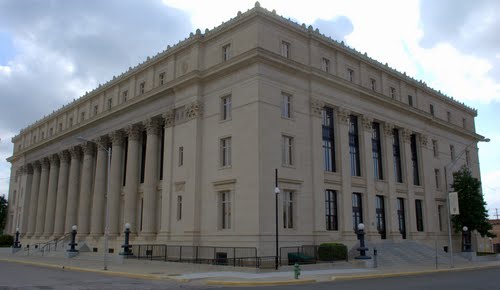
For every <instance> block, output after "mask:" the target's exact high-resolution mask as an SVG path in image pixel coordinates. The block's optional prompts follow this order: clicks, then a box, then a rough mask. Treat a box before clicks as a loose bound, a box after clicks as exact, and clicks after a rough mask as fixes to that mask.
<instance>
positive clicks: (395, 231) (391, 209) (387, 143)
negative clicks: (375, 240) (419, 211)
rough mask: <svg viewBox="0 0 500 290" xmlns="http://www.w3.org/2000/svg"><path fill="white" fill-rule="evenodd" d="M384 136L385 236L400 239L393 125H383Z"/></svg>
mask: <svg viewBox="0 0 500 290" xmlns="http://www.w3.org/2000/svg"><path fill="white" fill-rule="evenodd" d="M384 136H385V140H384V142H383V144H384V145H383V148H384V152H383V154H384V159H383V160H384V163H383V166H384V168H385V174H386V175H385V179H386V180H387V189H388V191H389V192H388V193H387V194H388V198H387V204H388V206H387V209H386V219H385V220H386V223H387V224H386V228H387V235H388V237H390V238H391V239H396V240H398V239H401V233H400V232H399V224H398V215H397V210H398V207H397V206H398V204H397V201H398V200H397V196H396V176H395V171H394V148H393V146H394V125H392V124H389V123H385V124H384Z"/></svg>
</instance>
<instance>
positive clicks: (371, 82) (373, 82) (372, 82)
mask: <svg viewBox="0 0 500 290" xmlns="http://www.w3.org/2000/svg"><path fill="white" fill-rule="evenodd" d="M370 85H371V89H372V91H374V90H375V89H376V88H377V86H376V85H377V81H375V79H370Z"/></svg>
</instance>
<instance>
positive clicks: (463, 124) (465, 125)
mask: <svg viewBox="0 0 500 290" xmlns="http://www.w3.org/2000/svg"><path fill="white" fill-rule="evenodd" d="M466 127H467V119H465V118H462V128H464V129H465V128H466Z"/></svg>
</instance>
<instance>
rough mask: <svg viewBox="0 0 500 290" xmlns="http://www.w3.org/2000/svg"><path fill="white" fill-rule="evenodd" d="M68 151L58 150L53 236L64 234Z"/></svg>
mask: <svg viewBox="0 0 500 290" xmlns="http://www.w3.org/2000/svg"><path fill="white" fill-rule="evenodd" d="M69 161H70V153H69V152H68V151H67V150H64V151H62V152H59V162H60V165H59V179H58V181H57V203H56V217H55V220H56V222H55V225H54V238H58V237H60V236H62V235H63V234H64V221H65V220H66V201H67V199H68V176H69Z"/></svg>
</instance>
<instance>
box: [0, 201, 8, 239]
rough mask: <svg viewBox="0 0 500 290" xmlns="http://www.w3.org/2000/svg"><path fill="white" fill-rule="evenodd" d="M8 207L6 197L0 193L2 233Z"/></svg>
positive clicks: (0, 227) (0, 230) (0, 226)
mask: <svg viewBox="0 0 500 290" xmlns="http://www.w3.org/2000/svg"><path fill="white" fill-rule="evenodd" d="M8 208H9V206H8V203H7V199H5V196H3V195H0V233H3V230H4V229H5V223H6V222H7V212H8Z"/></svg>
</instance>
